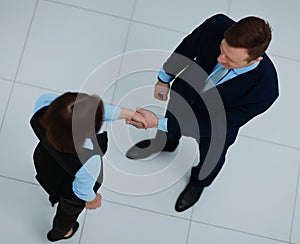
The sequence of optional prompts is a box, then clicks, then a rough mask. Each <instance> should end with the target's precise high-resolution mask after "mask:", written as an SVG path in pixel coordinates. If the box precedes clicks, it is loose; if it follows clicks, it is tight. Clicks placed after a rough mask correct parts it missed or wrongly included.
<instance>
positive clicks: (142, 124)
mask: <svg viewBox="0 0 300 244" xmlns="http://www.w3.org/2000/svg"><path fill="white" fill-rule="evenodd" d="M126 124H130V125H133V126H135V127H136V128H139V129H146V128H148V122H147V121H146V118H145V117H144V116H143V115H142V114H141V113H139V112H137V111H136V112H135V113H134V114H133V116H132V117H131V118H130V119H126Z"/></svg>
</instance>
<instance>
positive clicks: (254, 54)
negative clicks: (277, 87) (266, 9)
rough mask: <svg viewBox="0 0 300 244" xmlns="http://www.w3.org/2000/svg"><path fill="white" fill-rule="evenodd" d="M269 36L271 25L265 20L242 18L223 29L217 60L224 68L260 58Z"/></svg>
mask: <svg viewBox="0 0 300 244" xmlns="http://www.w3.org/2000/svg"><path fill="white" fill-rule="evenodd" d="M271 38H272V32H271V27H270V25H269V24H268V23H267V22H266V21H265V20H263V19H260V18H258V17H254V16H250V17H246V18H243V19H241V20H240V21H238V22H237V23H235V24H234V25H232V26H231V27H230V28H228V29H227V30H226V31H225V33H224V39H223V40H222V42H221V45H220V49H221V54H220V55H219V57H218V62H220V63H221V64H222V65H223V66H224V67H225V68H242V67H245V66H249V65H251V64H252V63H254V62H256V61H259V60H261V59H262V55H263V54H264V52H265V51H266V49H267V48H268V46H269V44H270V41H271Z"/></svg>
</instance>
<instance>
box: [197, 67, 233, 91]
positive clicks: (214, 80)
mask: <svg viewBox="0 0 300 244" xmlns="http://www.w3.org/2000/svg"><path fill="white" fill-rule="evenodd" d="M229 71H230V69H226V68H221V69H219V70H218V71H217V72H216V73H214V74H213V75H210V76H208V78H207V79H206V81H205V85H204V87H203V89H202V92H206V91H207V90H209V89H211V88H213V87H215V86H216V85H217V84H218V82H219V81H220V80H222V79H223V78H224V77H225V76H226V75H227V74H228V73H229Z"/></svg>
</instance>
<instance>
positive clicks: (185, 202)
mask: <svg viewBox="0 0 300 244" xmlns="http://www.w3.org/2000/svg"><path fill="white" fill-rule="evenodd" d="M203 190H204V187H203V186H196V185H193V184H192V183H191V182H190V183H188V185H187V186H186V187H185V189H184V190H183V192H182V193H181V194H180V195H179V197H178V199H177V201H176V204H175V210H176V211H177V212H182V211H185V210H187V209H189V208H190V207H192V206H193V205H194V204H195V203H196V202H197V201H198V200H199V198H200V196H201V194H202V192H203Z"/></svg>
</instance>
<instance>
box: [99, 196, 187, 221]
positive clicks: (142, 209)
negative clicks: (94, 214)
mask: <svg viewBox="0 0 300 244" xmlns="http://www.w3.org/2000/svg"><path fill="white" fill-rule="evenodd" d="M102 201H103V202H109V203H113V204H116V205H120V206H123V207H129V208H133V209H137V210H141V211H144V212H149V213H154V214H158V215H163V216H166V217H172V218H177V219H181V220H186V221H189V220H190V218H184V217H179V216H175V215H172V214H167V213H163V212H159V211H155V210H151V209H146V208H141V207H136V206H131V205H129V204H124V203H120V202H115V201H111V200H104V199H103V200H102Z"/></svg>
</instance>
